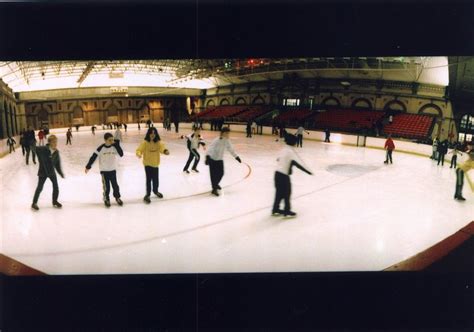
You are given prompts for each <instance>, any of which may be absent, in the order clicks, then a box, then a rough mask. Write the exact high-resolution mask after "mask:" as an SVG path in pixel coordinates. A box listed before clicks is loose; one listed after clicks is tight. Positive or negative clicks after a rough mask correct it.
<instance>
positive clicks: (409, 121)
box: [383, 113, 434, 139]
mask: <svg viewBox="0 0 474 332" xmlns="http://www.w3.org/2000/svg"><path fill="white" fill-rule="evenodd" d="M433 121H434V117H432V116H429V115H422V114H406V113H403V114H397V115H395V116H394V117H393V122H392V123H391V124H387V125H385V126H384V128H383V131H384V133H385V134H391V135H393V136H395V137H404V138H418V139H420V138H425V137H427V136H428V135H429V134H430V129H431V127H432V125H433Z"/></svg>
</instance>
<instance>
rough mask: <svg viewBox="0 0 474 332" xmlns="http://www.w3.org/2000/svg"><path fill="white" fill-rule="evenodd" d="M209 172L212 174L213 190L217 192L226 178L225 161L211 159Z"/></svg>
mask: <svg viewBox="0 0 474 332" xmlns="http://www.w3.org/2000/svg"><path fill="white" fill-rule="evenodd" d="M209 172H210V174H211V184H212V189H213V190H216V189H217V186H218V185H219V182H221V180H222V177H223V176H224V161H223V160H214V159H212V158H209Z"/></svg>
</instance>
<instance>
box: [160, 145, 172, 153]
mask: <svg viewBox="0 0 474 332" xmlns="http://www.w3.org/2000/svg"><path fill="white" fill-rule="evenodd" d="M160 153H164V154H166V155H169V154H170V152H169V151H168V149H167V148H166V146H165V144H164V143H162V142H160Z"/></svg>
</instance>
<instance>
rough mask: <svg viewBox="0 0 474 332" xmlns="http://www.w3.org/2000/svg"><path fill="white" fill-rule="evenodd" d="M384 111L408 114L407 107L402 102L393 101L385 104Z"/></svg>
mask: <svg viewBox="0 0 474 332" xmlns="http://www.w3.org/2000/svg"><path fill="white" fill-rule="evenodd" d="M383 109H384V111H402V112H406V111H407V107H406V106H405V104H404V103H402V102H401V101H400V100H391V101H389V102H388V103H386V104H385V107H384V108H383Z"/></svg>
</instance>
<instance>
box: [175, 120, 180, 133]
mask: <svg viewBox="0 0 474 332" xmlns="http://www.w3.org/2000/svg"><path fill="white" fill-rule="evenodd" d="M174 129H175V131H176V132H177V133H178V132H179V123H178V122H175V123H174Z"/></svg>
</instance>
